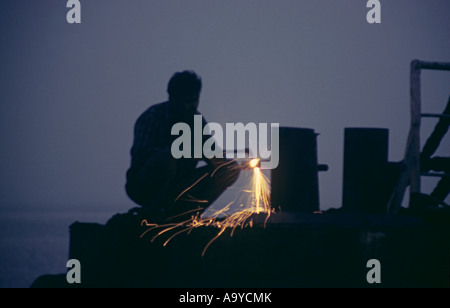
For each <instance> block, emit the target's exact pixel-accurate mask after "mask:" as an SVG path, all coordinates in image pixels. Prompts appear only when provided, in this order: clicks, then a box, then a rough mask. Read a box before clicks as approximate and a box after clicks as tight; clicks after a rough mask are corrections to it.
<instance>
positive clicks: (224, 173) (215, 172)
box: [173, 161, 241, 213]
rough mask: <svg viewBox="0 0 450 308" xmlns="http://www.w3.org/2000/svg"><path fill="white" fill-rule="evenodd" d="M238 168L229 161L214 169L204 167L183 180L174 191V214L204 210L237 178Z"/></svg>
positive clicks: (234, 163) (237, 165)
mask: <svg viewBox="0 0 450 308" xmlns="http://www.w3.org/2000/svg"><path fill="white" fill-rule="evenodd" d="M240 170H241V168H240V166H239V164H238V163H236V162H232V161H229V162H227V163H224V164H222V166H220V167H216V168H215V169H214V168H212V167H210V166H205V167H202V168H198V169H196V170H195V171H194V172H193V173H192V174H191V175H190V176H189V177H187V178H185V179H183V180H182V181H181V182H180V184H181V185H179V186H178V188H177V189H176V190H175V194H174V201H175V203H174V205H173V211H174V213H182V212H186V211H189V210H195V209H196V208H199V207H200V208H202V209H205V208H206V207H208V206H209V205H211V204H212V203H213V202H214V201H215V200H217V198H218V197H219V196H220V195H221V194H222V193H223V192H224V191H225V190H226V189H227V188H228V187H230V186H231V185H233V183H234V182H236V180H237V179H238V177H239V174H240Z"/></svg>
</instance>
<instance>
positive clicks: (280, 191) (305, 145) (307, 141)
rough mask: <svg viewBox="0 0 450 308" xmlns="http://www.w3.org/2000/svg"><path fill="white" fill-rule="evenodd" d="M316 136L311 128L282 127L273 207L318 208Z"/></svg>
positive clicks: (311, 210) (303, 210) (283, 209)
mask: <svg viewBox="0 0 450 308" xmlns="http://www.w3.org/2000/svg"><path fill="white" fill-rule="evenodd" d="M316 139H317V134H316V133H315V132H314V130H312V129H305V128H291V127H280V135H279V140H280V148H279V153H280V161H279V165H278V167H277V168H275V169H273V170H272V179H271V183H272V193H271V199H272V207H273V208H275V209H276V210H279V209H281V211H297V212H313V211H318V210H319V183H318V175H317V172H318V167H317V141H316Z"/></svg>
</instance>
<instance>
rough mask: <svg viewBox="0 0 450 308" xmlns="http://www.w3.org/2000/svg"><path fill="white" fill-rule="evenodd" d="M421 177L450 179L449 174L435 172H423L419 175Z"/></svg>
mask: <svg viewBox="0 0 450 308" xmlns="http://www.w3.org/2000/svg"><path fill="white" fill-rule="evenodd" d="M420 175H421V176H432V177H438V178H444V177H450V173H436V172H424V173H421V174H420Z"/></svg>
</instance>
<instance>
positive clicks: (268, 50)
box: [0, 0, 450, 211]
mask: <svg viewBox="0 0 450 308" xmlns="http://www.w3.org/2000/svg"><path fill="white" fill-rule="evenodd" d="M80 2H81V4H82V11H81V13H82V23H81V24H68V23H67V21H66V13H67V11H68V9H67V8H66V1H65V0H61V1H50V0H40V1H31V0H28V1H25V0H24V1H16V0H4V1H1V4H0V34H1V35H0V147H1V151H0V170H1V173H0V187H1V188H0V205H1V206H2V207H4V206H5V207H7V206H15V207H23V208H28V207H35V208H39V207H42V208H44V207H67V208H75V207H76V208H80V209H82V208H86V207H89V208H92V207H109V208H111V209H113V210H119V211H120V210H126V209H129V208H131V207H133V206H134V205H133V203H132V202H131V201H130V200H129V199H128V198H127V196H126V194H125V190H124V183H125V172H126V170H127V168H128V165H129V162H130V156H129V150H130V147H131V145H132V137H133V135H132V133H133V125H134V122H135V120H136V119H137V117H138V116H139V115H140V113H141V112H143V111H144V110H145V109H146V108H148V106H150V105H152V104H155V103H158V102H162V101H164V100H165V99H166V98H167V95H166V91H165V90H166V86H167V82H168V80H169V78H170V77H171V75H172V74H173V73H174V72H175V71H180V70H184V69H193V70H195V71H196V72H197V73H198V74H200V75H201V76H202V78H203V83H204V90H203V93H202V98H201V107H200V110H201V111H202V113H203V114H204V115H205V117H206V118H207V119H208V120H209V121H210V122H218V123H220V124H225V123H226V122H244V123H247V122H256V123H258V122H264V123H271V122H278V123H280V125H282V126H296V127H304V128H313V129H315V130H316V132H317V133H320V136H319V137H318V152H319V160H320V162H321V163H327V164H328V165H329V166H330V171H328V172H327V173H321V174H320V199H321V201H320V203H321V207H322V209H327V208H329V207H340V205H341V200H342V167H343V142H344V128H345V127H385V128H389V129H390V160H391V161H398V160H400V159H402V157H403V154H404V149H405V145H406V139H407V135H408V131H409V120H410V119H409V64H410V62H411V60H413V59H416V58H417V59H421V60H434V61H447V62H450V40H449V34H450V19H449V18H448V12H450V1H448V0H426V1H425V0H396V1H381V3H382V8H381V13H382V23H381V24H368V23H367V21H366V13H367V11H368V9H367V8H366V1H364V0H341V1H329V0H295V1H294V0H282V1H274V0H270V1H269V0H258V1H254V0H230V1H219V0H212V1H207V0H183V1H181V0H158V1H155V0H151V1H144V0H140V1H138V0H127V1H125V0H120V1H119V0H108V1H106V0H95V1H86V0H81V1H80ZM449 94H450V73H448V72H429V71H426V72H424V73H423V101H424V102H423V109H424V111H425V112H436V113H438V112H441V111H442V110H443V109H444V107H445V104H446V102H447V99H448V96H449ZM434 123H435V122H433V120H424V130H423V132H424V135H423V136H424V138H425V137H426V136H427V134H429V133H430V130H431V129H432V128H433V126H434ZM445 142H446V143H445V144H443V145H442V148H441V150H440V152H439V153H440V154H441V155H448V153H449V149H450V146H449V145H450V142H449V138H448V137H447V138H446V141H445ZM443 153H445V154H443ZM423 183H424V191H425V192H430V189H431V188H430V187H432V186H433V185H434V184H435V183H436V181H435V180H429V179H425V180H424V181H423ZM224 198H229V196H225V197H224Z"/></svg>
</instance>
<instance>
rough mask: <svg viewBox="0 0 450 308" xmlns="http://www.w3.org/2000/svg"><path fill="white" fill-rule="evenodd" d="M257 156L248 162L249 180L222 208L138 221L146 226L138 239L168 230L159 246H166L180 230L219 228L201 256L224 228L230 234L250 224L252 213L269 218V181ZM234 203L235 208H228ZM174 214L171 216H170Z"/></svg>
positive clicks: (270, 210) (182, 231) (157, 235)
mask: <svg viewBox="0 0 450 308" xmlns="http://www.w3.org/2000/svg"><path fill="white" fill-rule="evenodd" d="M259 162H260V161H259V159H253V160H251V161H250V162H249V166H250V167H251V168H252V170H251V172H252V176H251V180H250V181H249V183H248V184H247V187H245V188H244V189H243V190H241V191H240V192H239V193H238V194H237V198H236V199H235V200H234V201H232V202H230V203H228V204H227V205H226V206H225V207H223V208H221V209H219V210H216V211H215V212H214V213H213V214H211V215H209V216H208V217H205V218H204V217H202V216H201V215H200V214H199V212H200V211H201V210H202V208H200V207H199V208H198V209H194V210H191V211H189V212H186V213H183V214H180V215H179V216H180V217H181V216H185V215H187V214H191V217H190V218H189V219H186V220H184V221H181V222H174V223H166V224H156V223H149V222H148V221H147V220H142V222H141V225H142V226H143V227H148V229H147V230H146V231H145V232H144V233H142V234H141V238H142V237H144V236H145V235H146V234H148V233H150V232H151V231H154V232H156V234H155V235H154V236H153V237H152V239H151V242H153V241H154V240H155V239H156V238H158V237H160V236H162V235H165V234H168V232H170V231H174V233H173V234H172V235H170V236H169V237H168V238H167V240H166V241H165V242H164V244H163V246H166V245H167V244H168V243H169V242H170V241H171V240H172V239H173V238H174V237H176V236H177V235H180V234H182V233H187V234H189V233H190V232H191V231H192V230H193V229H195V228H198V227H214V228H217V229H218V230H219V231H218V233H217V235H216V236H214V237H213V238H212V239H211V240H210V241H209V242H208V244H206V246H205V248H204V249H203V252H202V256H204V255H205V252H206V250H207V249H208V248H209V246H210V245H211V244H212V243H213V242H214V241H215V240H216V239H218V238H219V237H220V236H221V235H222V234H223V233H224V232H225V231H226V230H228V229H229V230H231V234H230V236H233V234H234V231H235V230H236V228H238V227H239V228H241V229H243V228H245V227H252V226H253V220H252V219H250V218H251V216H252V215H253V214H260V213H265V214H267V216H266V220H265V222H267V219H268V218H269V217H270V214H271V213H272V209H271V206H270V183H269V179H268V178H267V177H266V176H265V175H264V173H263V172H262V171H261V168H260V167H259ZM232 205H234V207H233V208H235V207H236V206H238V210H237V211H236V209H234V211H233V208H232ZM173 218H175V217H172V219H173Z"/></svg>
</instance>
